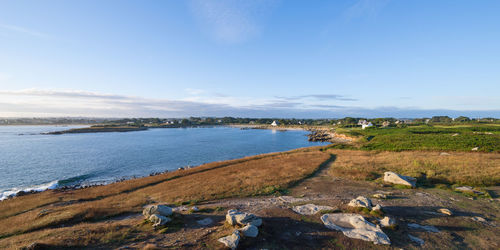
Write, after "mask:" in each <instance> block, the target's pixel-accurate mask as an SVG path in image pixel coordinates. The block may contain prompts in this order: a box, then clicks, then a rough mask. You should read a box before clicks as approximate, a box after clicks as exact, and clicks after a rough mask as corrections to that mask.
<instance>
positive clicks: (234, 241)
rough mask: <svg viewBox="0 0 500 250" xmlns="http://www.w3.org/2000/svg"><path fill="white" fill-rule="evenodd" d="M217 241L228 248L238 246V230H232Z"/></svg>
mask: <svg viewBox="0 0 500 250" xmlns="http://www.w3.org/2000/svg"><path fill="white" fill-rule="evenodd" d="M218 241H219V242H221V243H222V244H224V245H226V247H228V248H231V249H236V248H237V247H238V243H239V242H240V232H239V231H238V230H234V232H233V233H232V234H231V235H229V236H226V237H222V238H220V239H219V240H218Z"/></svg>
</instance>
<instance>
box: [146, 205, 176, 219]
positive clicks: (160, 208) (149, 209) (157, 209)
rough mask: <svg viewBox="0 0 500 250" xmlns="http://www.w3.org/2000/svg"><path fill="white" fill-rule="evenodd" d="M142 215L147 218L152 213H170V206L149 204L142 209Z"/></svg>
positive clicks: (163, 214) (168, 214)
mask: <svg viewBox="0 0 500 250" xmlns="http://www.w3.org/2000/svg"><path fill="white" fill-rule="evenodd" d="M142 214H143V215H144V217H146V218H149V217H150V216H151V215H153V214H159V215H162V216H170V215H172V208H171V207H169V206H165V205H149V206H146V207H145V208H144V210H142Z"/></svg>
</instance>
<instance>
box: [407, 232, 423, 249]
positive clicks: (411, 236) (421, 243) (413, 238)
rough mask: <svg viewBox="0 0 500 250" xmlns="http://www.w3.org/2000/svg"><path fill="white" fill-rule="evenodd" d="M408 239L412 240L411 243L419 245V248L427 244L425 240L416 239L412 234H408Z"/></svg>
mask: <svg viewBox="0 0 500 250" xmlns="http://www.w3.org/2000/svg"><path fill="white" fill-rule="evenodd" d="M408 238H410V240H411V241H413V242H415V243H417V244H418V245H419V246H422V245H424V243H425V241H424V240H422V239H420V238H418V237H415V236H413V235H411V234H408Z"/></svg>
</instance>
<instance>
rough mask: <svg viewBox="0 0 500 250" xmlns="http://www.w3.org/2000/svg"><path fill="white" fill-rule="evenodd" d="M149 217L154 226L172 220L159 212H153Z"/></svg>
mask: <svg viewBox="0 0 500 250" xmlns="http://www.w3.org/2000/svg"><path fill="white" fill-rule="evenodd" d="M148 219H149V221H151V222H152V223H153V227H158V226H163V225H165V224H167V223H169V222H170V221H171V220H172V219H170V218H168V217H165V216H163V215H159V214H152V215H151V216H149V218H148Z"/></svg>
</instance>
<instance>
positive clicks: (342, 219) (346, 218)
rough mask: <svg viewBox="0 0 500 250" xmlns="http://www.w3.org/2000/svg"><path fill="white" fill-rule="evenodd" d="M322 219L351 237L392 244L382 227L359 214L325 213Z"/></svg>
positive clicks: (329, 225)
mask: <svg viewBox="0 0 500 250" xmlns="http://www.w3.org/2000/svg"><path fill="white" fill-rule="evenodd" d="M321 221H322V222H323V224H324V225H325V226H326V227H327V228H329V229H333V230H338V231H341V232H342V233H343V234H344V235H345V236H347V237H349V238H354V239H360V240H364V241H372V242H373V243H374V244H385V245H390V244H391V241H390V239H389V237H388V236H387V235H386V234H385V233H384V232H383V231H382V230H381V229H380V227H378V226H375V225H374V224H372V223H370V222H368V221H367V220H366V219H365V218H364V217H363V216H361V215H359V214H324V215H323V216H321Z"/></svg>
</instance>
